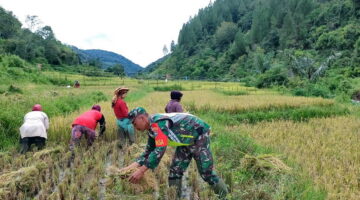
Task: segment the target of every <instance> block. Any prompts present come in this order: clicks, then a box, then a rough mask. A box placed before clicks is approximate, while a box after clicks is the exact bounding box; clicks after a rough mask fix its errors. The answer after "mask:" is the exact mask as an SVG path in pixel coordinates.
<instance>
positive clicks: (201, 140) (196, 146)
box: [125, 107, 228, 198]
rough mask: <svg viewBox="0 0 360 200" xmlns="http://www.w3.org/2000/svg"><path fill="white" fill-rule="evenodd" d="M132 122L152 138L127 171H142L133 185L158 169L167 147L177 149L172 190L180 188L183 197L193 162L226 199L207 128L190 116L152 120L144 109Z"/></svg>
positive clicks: (159, 116) (137, 111)
mask: <svg viewBox="0 0 360 200" xmlns="http://www.w3.org/2000/svg"><path fill="white" fill-rule="evenodd" d="M129 119H131V120H132V123H133V125H134V127H135V128H136V129H137V130H140V131H145V130H148V136H149V137H148V142H147V145H146V149H145V152H144V153H142V154H141V155H140V157H138V158H137V159H136V162H134V163H132V164H131V165H129V166H128V167H127V168H131V167H139V169H138V170H137V171H136V172H134V174H132V176H131V177H130V181H131V182H133V183H136V182H138V181H139V180H140V179H141V178H142V176H143V175H144V173H145V171H146V170H147V169H155V168H156V167H157V166H158V164H159V162H160V160H161V158H162V156H163V155H164V153H165V150H166V147H167V146H168V145H169V146H176V147H177V148H176V151H175V156H174V158H173V161H172V164H171V167H170V173H169V186H175V187H176V188H177V192H178V196H179V197H180V196H181V178H182V176H183V174H184V172H185V171H186V169H187V168H188V166H189V164H190V161H191V159H192V158H194V159H195V161H196V164H197V167H198V171H199V173H200V175H201V177H202V178H203V179H204V181H206V182H207V183H209V185H210V186H211V187H212V189H213V190H214V192H215V193H216V194H218V195H219V197H220V198H225V196H226V194H227V193H228V191H227V187H226V185H225V183H224V182H223V181H222V179H221V178H219V177H218V176H217V174H216V173H215V171H214V165H213V157H212V154H211V151H210V137H209V133H210V126H209V125H208V124H206V123H205V122H204V121H202V120H201V119H199V118H197V117H196V116H194V115H191V114H187V113H168V114H155V115H152V116H149V115H148V114H147V113H146V111H145V109H144V108H141V107H137V108H135V109H134V110H132V111H131V112H129ZM125 169H126V168H125Z"/></svg>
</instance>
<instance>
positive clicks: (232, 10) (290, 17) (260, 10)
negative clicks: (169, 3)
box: [151, 0, 360, 97]
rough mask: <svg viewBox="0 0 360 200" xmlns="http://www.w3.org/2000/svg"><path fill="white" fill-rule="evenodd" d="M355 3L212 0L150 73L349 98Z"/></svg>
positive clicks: (357, 68)
mask: <svg viewBox="0 0 360 200" xmlns="http://www.w3.org/2000/svg"><path fill="white" fill-rule="evenodd" d="M359 19H360V0H217V1H215V2H214V3H210V4H209V6H208V7H206V8H204V9H201V10H200V11H199V12H198V14H197V15H196V16H195V17H194V18H191V19H190V20H189V21H188V22H187V23H186V24H184V25H183V27H182V29H181V30H180V34H179V38H178V43H177V44H176V46H172V48H171V49H172V53H171V55H170V56H169V57H168V58H167V59H165V61H164V62H162V63H161V64H160V65H159V67H157V69H156V70H155V71H153V72H152V74H151V75H165V74H170V75H171V76H172V77H177V78H183V77H184V76H187V77H189V78H192V79H213V80H224V81H226V80H240V81H244V82H246V83H247V84H248V85H251V86H257V87H270V86H274V85H281V86H285V87H287V88H291V89H292V91H293V92H294V94H296V95H305V96H307V95H315V96H324V97H332V96H334V95H335V94H345V95H347V96H349V95H350V94H349V93H351V92H353V91H352V90H353V88H352V86H351V85H352V84H351V79H352V78H354V77H359V76H360V20H359Z"/></svg>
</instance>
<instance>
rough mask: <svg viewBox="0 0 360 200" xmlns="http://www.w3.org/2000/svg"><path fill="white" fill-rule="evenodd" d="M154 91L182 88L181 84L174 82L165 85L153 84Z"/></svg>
mask: <svg viewBox="0 0 360 200" xmlns="http://www.w3.org/2000/svg"><path fill="white" fill-rule="evenodd" d="M154 90H155V91H172V90H184V88H183V87H182V86H181V85H178V84H174V85H166V86H155V87H154Z"/></svg>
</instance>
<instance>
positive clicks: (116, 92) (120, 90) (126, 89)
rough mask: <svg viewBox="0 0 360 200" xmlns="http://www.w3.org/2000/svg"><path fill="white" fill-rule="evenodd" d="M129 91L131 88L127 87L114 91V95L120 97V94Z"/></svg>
mask: <svg viewBox="0 0 360 200" xmlns="http://www.w3.org/2000/svg"><path fill="white" fill-rule="evenodd" d="M128 91H129V88H127V87H118V88H117V89H116V90H115V91H114V95H119V94H123V93H126V92H128Z"/></svg>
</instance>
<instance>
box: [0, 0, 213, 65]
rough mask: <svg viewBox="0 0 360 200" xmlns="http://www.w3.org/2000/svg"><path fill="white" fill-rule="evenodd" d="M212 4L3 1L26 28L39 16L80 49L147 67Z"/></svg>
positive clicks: (188, 0)
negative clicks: (30, 18) (114, 55)
mask: <svg viewBox="0 0 360 200" xmlns="http://www.w3.org/2000/svg"><path fill="white" fill-rule="evenodd" d="M209 2H210V0H101V1H100V0H0V6H1V7H3V8H4V9H6V10H8V11H12V12H13V14H14V15H15V16H17V18H18V19H19V20H20V21H21V22H22V23H23V24H25V18H26V16H27V15H36V16H38V17H39V19H40V20H41V21H42V22H43V24H42V25H43V26H45V25H49V26H51V28H52V29H53V31H54V33H55V37H56V38H57V39H58V40H60V41H61V42H63V43H65V44H70V45H74V46H77V47H78V48H81V49H103V50H108V51H113V52H115V53H118V54H121V55H123V56H125V57H126V58H128V59H130V60H131V61H133V62H134V63H136V64H139V65H141V66H143V67H145V66H147V65H148V64H150V63H151V62H153V61H155V60H157V59H158V58H160V57H162V56H163V51H162V50H163V47H164V45H167V47H168V49H170V47H169V46H170V43H171V41H172V40H174V41H175V42H177V38H178V34H179V31H180V29H181V27H182V25H183V24H184V23H186V22H187V21H188V20H189V18H190V16H194V15H196V14H197V12H198V10H199V9H200V8H204V7H206V6H207V5H208V4H209Z"/></svg>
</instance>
